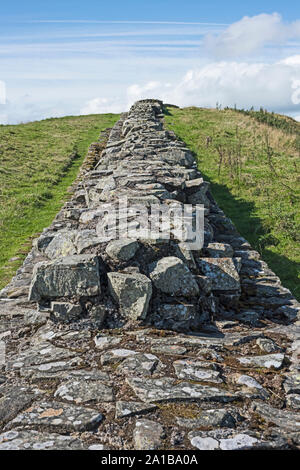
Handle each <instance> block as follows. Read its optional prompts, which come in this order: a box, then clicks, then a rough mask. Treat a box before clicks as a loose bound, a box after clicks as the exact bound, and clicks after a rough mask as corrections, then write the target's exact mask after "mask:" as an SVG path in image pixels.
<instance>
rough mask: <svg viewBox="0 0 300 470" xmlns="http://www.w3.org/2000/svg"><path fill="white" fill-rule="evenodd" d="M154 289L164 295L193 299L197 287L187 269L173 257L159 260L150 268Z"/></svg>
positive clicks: (179, 260) (197, 292)
mask: <svg viewBox="0 0 300 470" xmlns="http://www.w3.org/2000/svg"><path fill="white" fill-rule="evenodd" d="M150 278H151V279H152V281H153V283H154V285H155V287H156V288H157V289H158V290H159V291H161V292H164V293H165V294H170V295H173V296H175V295H178V296H183V297H194V296H197V295H198V294H199V287H198V284H197V282H196V281H195V279H194V277H193V275H192V273H191V272H190V270H189V268H188V267H187V266H186V265H185V264H184V263H183V261H182V260H181V259H179V258H176V257H175V256H168V257H166V258H162V259H160V260H159V261H158V262H157V263H155V264H154V265H153V266H151V268H150Z"/></svg>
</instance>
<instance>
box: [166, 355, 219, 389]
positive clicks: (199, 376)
mask: <svg viewBox="0 0 300 470" xmlns="http://www.w3.org/2000/svg"><path fill="white" fill-rule="evenodd" d="M173 366H174V369H175V373H176V375H177V377H178V378H179V379H188V380H197V381H199V382H213V383H222V382H223V379H222V378H221V374H220V372H218V371H216V370H211V369H207V368H203V367H202V363H201V361H197V360H188V359H186V360H180V361H175V362H174V363H173Z"/></svg>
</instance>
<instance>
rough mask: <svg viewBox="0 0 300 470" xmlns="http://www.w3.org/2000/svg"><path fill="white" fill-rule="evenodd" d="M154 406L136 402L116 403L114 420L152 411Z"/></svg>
mask: <svg viewBox="0 0 300 470" xmlns="http://www.w3.org/2000/svg"><path fill="white" fill-rule="evenodd" d="M156 408H157V406H156V405H153V404H151V403H149V404H145V403H141V402H137V401H117V403H116V418H127V417H129V416H135V415H140V414H144V413H147V412H151V411H154V410H155V409H156Z"/></svg>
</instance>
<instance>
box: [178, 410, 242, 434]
mask: <svg viewBox="0 0 300 470" xmlns="http://www.w3.org/2000/svg"><path fill="white" fill-rule="evenodd" d="M176 421H177V424H178V425H179V426H182V427H184V428H189V429H197V428H204V427H206V428H218V427H222V428H223V427H224V428H235V426H236V420H235V418H234V416H233V414H232V413H231V412H230V410H226V409H225V408H219V409H212V410H201V411H200V412H199V415H198V416H197V417H196V418H176Z"/></svg>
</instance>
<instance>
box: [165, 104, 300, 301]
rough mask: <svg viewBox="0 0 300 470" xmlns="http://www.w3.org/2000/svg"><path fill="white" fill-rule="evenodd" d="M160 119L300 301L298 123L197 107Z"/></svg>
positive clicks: (168, 113) (170, 112) (172, 110)
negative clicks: (193, 159)
mask: <svg viewBox="0 0 300 470" xmlns="http://www.w3.org/2000/svg"><path fill="white" fill-rule="evenodd" d="M165 122H166V125H167V127H168V128H169V129H171V130H173V131H174V132H175V133H176V134H177V136H178V137H179V138H180V139H182V140H183V141H184V142H185V143H186V144H187V146H188V147H189V148H190V149H191V150H192V151H193V152H194V154H195V155H196V158H197V161H198V167H199V169H200V171H201V172H202V173H203V176H204V177H205V179H206V180H207V181H210V183H211V189H212V193H213V195H214V197H215V199H216V201H217V202H218V204H219V206H220V207H221V208H222V209H223V210H224V212H225V213H226V215H228V216H229V217H230V218H231V219H232V220H233V222H234V223H235V225H236V227H237V228H238V230H239V231H240V233H241V234H242V235H243V236H244V237H245V238H247V240H249V241H250V243H251V244H252V245H253V247H254V248H256V249H257V250H258V251H259V252H260V253H261V254H262V256H263V259H264V260H265V261H266V262H267V263H268V264H269V266H270V268H271V269H272V270H273V271H275V273H277V275H278V276H279V277H280V278H281V280H282V283H283V285H284V286H286V287H288V288H289V289H291V291H292V292H293V294H294V295H295V296H296V297H297V298H298V299H299V300H300V282H299V281H300V270H299V266H300V243H299V241H300V204H299V188H300V175H299V169H300V158H299V157H300V123H297V122H296V121H294V120H292V119H290V118H286V117H283V116H279V115H275V114H272V113H266V112H264V111H263V110H261V111H260V112H254V111H251V112H244V111H238V110H234V109H225V110H217V109H203V108H195V107H191V108H184V109H177V108H173V107H169V108H167V109H166V113H165ZM207 137H210V138H211V139H212V140H211V142H206V138H207Z"/></svg>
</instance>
